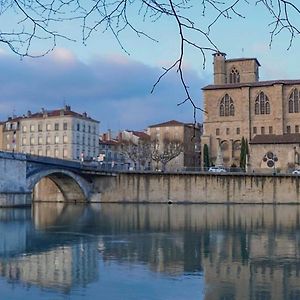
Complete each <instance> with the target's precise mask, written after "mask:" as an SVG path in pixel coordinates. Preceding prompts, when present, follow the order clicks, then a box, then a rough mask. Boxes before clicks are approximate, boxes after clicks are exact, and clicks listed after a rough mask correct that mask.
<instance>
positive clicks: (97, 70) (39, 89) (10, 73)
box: [0, 0, 300, 132]
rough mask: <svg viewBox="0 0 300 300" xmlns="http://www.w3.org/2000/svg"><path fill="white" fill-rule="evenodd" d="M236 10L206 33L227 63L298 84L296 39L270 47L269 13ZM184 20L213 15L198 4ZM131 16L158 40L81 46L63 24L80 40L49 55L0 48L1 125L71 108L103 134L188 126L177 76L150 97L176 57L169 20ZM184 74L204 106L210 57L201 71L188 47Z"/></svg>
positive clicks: (36, 47) (95, 41) (127, 37)
mask: <svg viewBox="0 0 300 300" xmlns="http://www.w3.org/2000/svg"><path fill="white" fill-rule="evenodd" d="M83 1H87V0H83ZM193 1H194V2H196V1H195V0H192V1H191V5H193ZM238 9H239V12H240V13H241V14H242V15H243V16H244V17H245V18H241V17H237V16H235V17H233V18H231V19H220V20H219V22H218V23H217V24H215V26H214V27H213V28H212V30H211V32H210V37H211V38H212V39H213V40H214V41H215V42H216V43H217V45H218V47H219V49H220V50H221V51H222V52H225V53H227V58H237V57H256V58H257V59H258V60H259V61H260V63H261V69H260V80H269V79H299V78H300V70H299V63H298V59H299V58H298V57H299V54H298V49H299V46H300V42H299V40H298V39H297V38H296V39H295V40H294V43H293V45H292V47H291V48H290V49H289V50H287V48H288V45H289V40H288V35H287V34H285V33H284V32H282V33H281V34H279V35H278V36H276V37H275V39H274V41H273V44H272V46H271V47H270V46H269V42H270V35H269V32H270V27H268V24H270V23H271V21H272V18H271V17H270V15H269V14H268V12H266V11H265V10H264V9H263V8H262V7H261V6H258V5H256V6H255V5H252V4H251V3H250V4H247V3H246V2H243V3H242V5H241V6H239V7H238ZM187 15H188V16H189V17H190V18H192V19H193V20H195V21H196V22H198V24H200V26H204V27H205V25H207V24H209V22H210V21H211V20H212V19H213V18H214V16H216V11H214V10H212V9H209V8H208V9H207V11H206V13H205V16H203V14H202V11H201V7H197V6H195V7H193V8H191V9H190V10H188V11H187ZM131 17H132V22H134V23H135V24H137V26H139V28H141V30H143V31H144V32H146V33H147V34H149V35H151V36H152V37H153V38H155V39H156V40H158V42H155V41H153V40H150V39H147V38H145V37H138V36H137V35H136V34H133V33H132V32H130V30H125V31H124V32H123V33H122V34H121V36H120V39H121V41H122V43H123V44H122V45H123V47H124V48H125V49H126V50H125V51H124V49H122V48H121V47H120V45H119V44H118V42H117V40H116V39H115V38H114V36H113V35H112V34H111V33H110V32H108V31H103V30H98V32H96V33H95V34H93V35H92V36H91V37H90V38H89V40H88V41H87V43H86V45H83V43H82V42H81V36H80V34H81V28H80V26H78V27H76V26H70V24H69V23H68V22H61V24H59V26H58V27H57V28H56V30H57V31H59V32H62V33H64V34H67V35H68V36H72V38H74V39H76V40H77V42H74V41H71V40H66V39H58V40H57V45H56V48H55V49H54V51H52V52H50V53H49V54H47V55H45V56H43V57H39V58H29V57H25V58H22V59H20V57H19V56H18V55H16V54H14V53H13V52H12V51H11V50H10V49H9V48H8V47H6V46H5V44H1V43H0V69H1V73H0V85H1V94H0V120H5V119H7V117H9V116H12V115H22V114H26V113H27V111H28V110H31V111H32V112H36V111H40V110H41V108H45V109H49V110H51V109H57V108H61V107H63V106H64V105H70V106H71V108H72V110H74V111H77V112H87V113H88V114H89V115H90V116H91V117H92V118H94V119H97V120H99V121H100V132H104V131H106V130H107V129H112V130H113V131H115V132H116V131H118V130H123V129H132V130H143V129H145V128H146V127H147V126H149V125H152V124H156V123H160V122H165V121H168V120H172V119H175V120H178V121H182V122H193V108H192V106H191V105H190V104H189V103H185V104H183V105H180V106H178V103H179V102H181V101H182V100H184V99H185V94H184V91H183V88H182V86H181V84H180V81H179V76H178V73H177V72H175V70H174V71H173V72H170V73H169V74H168V75H167V76H165V77H164V78H163V79H162V80H161V82H160V83H159V84H158V86H157V87H156V88H155V90H154V92H153V93H151V89H152V87H153V84H154V83H155V82H156V80H157V79H158V78H159V76H160V75H161V74H162V72H163V68H164V67H168V66H170V65H171V64H172V62H174V60H176V59H177V57H178V54H179V46H180V45H179V43H178V41H179V39H178V28H177V27H176V24H175V23H174V21H173V20H172V19H170V18H169V19H168V18H167V19H164V18H161V19H158V20H157V21H156V22H152V21H145V22H142V20H141V16H139V15H138V14H136V15H134V14H132V15H131ZM14 18H15V16H14V15H13V16H7V15H3V14H2V15H0V24H1V25H0V26H1V28H6V29H7V30H9V28H8V27H9V26H16V25H15V23H14V22H12V20H13V19H14ZM196 24H197V23H196ZM73 25H74V24H73ZM75 25H78V24H75ZM188 37H189V38H191V39H193V40H195V41H197V42H198V43H199V44H201V45H204V44H205V43H206V42H205V41H204V40H203V39H202V37H201V35H196V34H189V35H188ZM48 46H49V45H48V44H47V42H46V41H43V40H41V41H38V42H37V43H33V44H32V51H33V52H34V53H36V54H39V51H41V50H43V49H44V48H47V47H48ZM184 76H185V78H186V81H187V83H188V87H189V90H190V93H191V95H192V97H193V99H194V101H195V103H196V104H197V105H199V106H200V107H201V106H202V91H201V88H202V87H203V86H205V85H207V84H210V83H212V55H211V53H210V52H207V53H206V63H205V68H203V57H202V55H201V53H200V52H199V51H197V50H196V49H193V48H192V47H190V48H189V47H187V48H186V50H185V56H184ZM202 118H203V116H202V113H201V111H198V113H197V120H198V121H199V122H201V121H202Z"/></svg>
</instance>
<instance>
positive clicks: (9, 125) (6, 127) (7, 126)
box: [5, 122, 11, 130]
mask: <svg viewBox="0 0 300 300" xmlns="http://www.w3.org/2000/svg"><path fill="white" fill-rule="evenodd" d="M10 128H11V124H10V123H9V122H7V123H6V124H5V129H6V130H10Z"/></svg>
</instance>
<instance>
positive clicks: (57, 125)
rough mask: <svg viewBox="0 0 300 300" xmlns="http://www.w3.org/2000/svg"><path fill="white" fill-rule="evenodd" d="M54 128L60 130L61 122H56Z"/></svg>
mask: <svg viewBox="0 0 300 300" xmlns="http://www.w3.org/2000/svg"><path fill="white" fill-rule="evenodd" d="M54 130H55V131H58V130H59V124H58V123H55V124H54Z"/></svg>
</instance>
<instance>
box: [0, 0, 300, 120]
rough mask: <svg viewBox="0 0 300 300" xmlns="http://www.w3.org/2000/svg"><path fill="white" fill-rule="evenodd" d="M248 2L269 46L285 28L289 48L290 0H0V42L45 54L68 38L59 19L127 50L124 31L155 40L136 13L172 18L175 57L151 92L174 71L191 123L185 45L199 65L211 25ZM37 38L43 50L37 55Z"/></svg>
mask: <svg viewBox="0 0 300 300" xmlns="http://www.w3.org/2000/svg"><path fill="white" fill-rule="evenodd" d="M251 4H255V5H256V6H257V9H265V11H266V12H268V13H269V15H270V24H269V26H270V28H271V31H270V44H271V43H272V41H273V39H274V37H275V36H277V35H278V34H281V33H283V32H286V33H287V34H288V35H289V37H290V41H289V45H288V48H289V47H291V45H292V42H293V40H294V38H295V37H296V36H298V35H299V25H298V22H297V20H298V18H299V15H300V3H298V2H296V1H291V0H290V1H287V0H277V1H274V0H255V1H253V0H223V1H219V0H200V1H196V0H194V1H192V0H43V1H40V0H30V1H28V0H2V1H1V3H0V16H1V18H2V20H3V21H4V22H2V24H5V25H2V28H1V30H0V42H2V43H4V44H6V45H7V46H8V47H9V48H10V49H11V50H12V51H13V52H14V53H17V54H18V55H20V56H38V55H44V54H46V53H48V52H49V51H51V50H52V49H53V48H54V47H55V46H56V44H57V40H58V39H69V40H73V38H72V37H71V36H69V35H68V33H67V32H62V31H61V29H60V28H61V26H60V24H61V23H62V22H70V25H68V26H69V27H72V28H75V27H77V28H80V30H81V33H82V42H83V43H84V44H85V43H87V41H88V39H89V38H90V37H91V36H93V35H94V34H95V33H97V32H98V31H100V32H103V31H110V32H111V33H112V34H113V36H114V37H115V38H116V40H117V42H118V43H119V45H120V47H121V48H122V49H123V50H124V51H125V52H126V53H128V50H127V49H126V48H125V46H124V45H123V41H122V33H123V32H124V31H125V30H129V31H132V32H134V33H135V34H136V35H137V36H138V37H145V38H148V39H151V40H153V41H157V40H156V38H155V37H153V36H151V35H150V34H148V33H147V32H145V31H144V30H143V29H141V27H140V26H139V24H140V22H139V21H137V18H136V17H137V16H139V17H140V19H141V20H142V21H144V22H148V23H150V24H152V23H153V22H156V21H158V20H160V19H163V20H171V21H173V24H174V25H175V26H176V27H177V30H178V37H179V39H178V41H179V44H178V52H177V53H178V56H177V58H176V59H175V60H174V61H173V62H172V63H170V65H169V66H166V67H164V68H163V72H162V74H161V76H160V77H159V78H158V80H157V81H156V82H155V83H154V85H153V89H152V92H153V90H154V89H155V87H156V86H157V85H158V84H159V82H160V81H161V79H162V78H163V77H164V76H166V75H167V74H168V73H169V72H170V71H171V70H173V69H175V70H176V71H177V73H178V74H179V78H180V81H181V83H182V86H183V89H184V91H185V98H184V99H183V100H182V101H180V102H179V103H178V105H181V104H183V103H187V102H189V103H191V104H192V106H193V109H194V120H195V121H196V111H197V110H198V109H200V110H201V108H200V107H198V106H197V104H196V103H197V102H196V101H195V100H194V99H192V97H191V94H190V91H189V86H188V83H187V81H186V78H185V76H184V57H185V52H186V48H188V47H193V48H195V49H197V50H198V51H199V52H200V53H201V55H202V58H203V66H204V65H205V60H206V55H207V53H208V52H211V53H213V52H218V51H219V49H218V46H217V43H216V42H215V41H213V40H212V39H211V37H210V32H211V30H212V29H213V27H214V25H215V24H216V23H218V22H222V21H223V20H224V19H231V18H234V17H238V18H245V16H244V15H243V13H241V11H242V5H251ZM192 10H194V11H198V12H199V19H198V18H197V19H194V18H193V17H191V16H192V14H190V13H189V12H190V11H192ZM194 15H195V14H194ZM200 16H205V17H206V18H207V20H208V21H206V22H203V21H202V20H203V19H201V18H200ZM251 17H252V16H249V18H251ZM5 20H6V22H5ZM62 28H65V27H62ZM174 38H176V37H174ZM40 41H43V44H44V47H45V48H44V51H41V52H39V53H37V52H36V49H40V44H39V42H40Z"/></svg>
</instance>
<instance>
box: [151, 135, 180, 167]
mask: <svg viewBox="0 0 300 300" xmlns="http://www.w3.org/2000/svg"><path fill="white" fill-rule="evenodd" d="M182 152H183V143H182V142H181V141H176V140H169V139H164V140H163V143H160V142H159V141H158V140H154V141H153V142H152V153H151V157H152V160H153V161H154V162H155V163H156V169H157V170H158V169H159V164H161V166H162V170H163V171H165V170H166V166H167V164H168V163H169V162H170V161H171V160H172V159H174V158H175V157H177V156H179V155H180V154H181V153H182Z"/></svg>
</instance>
